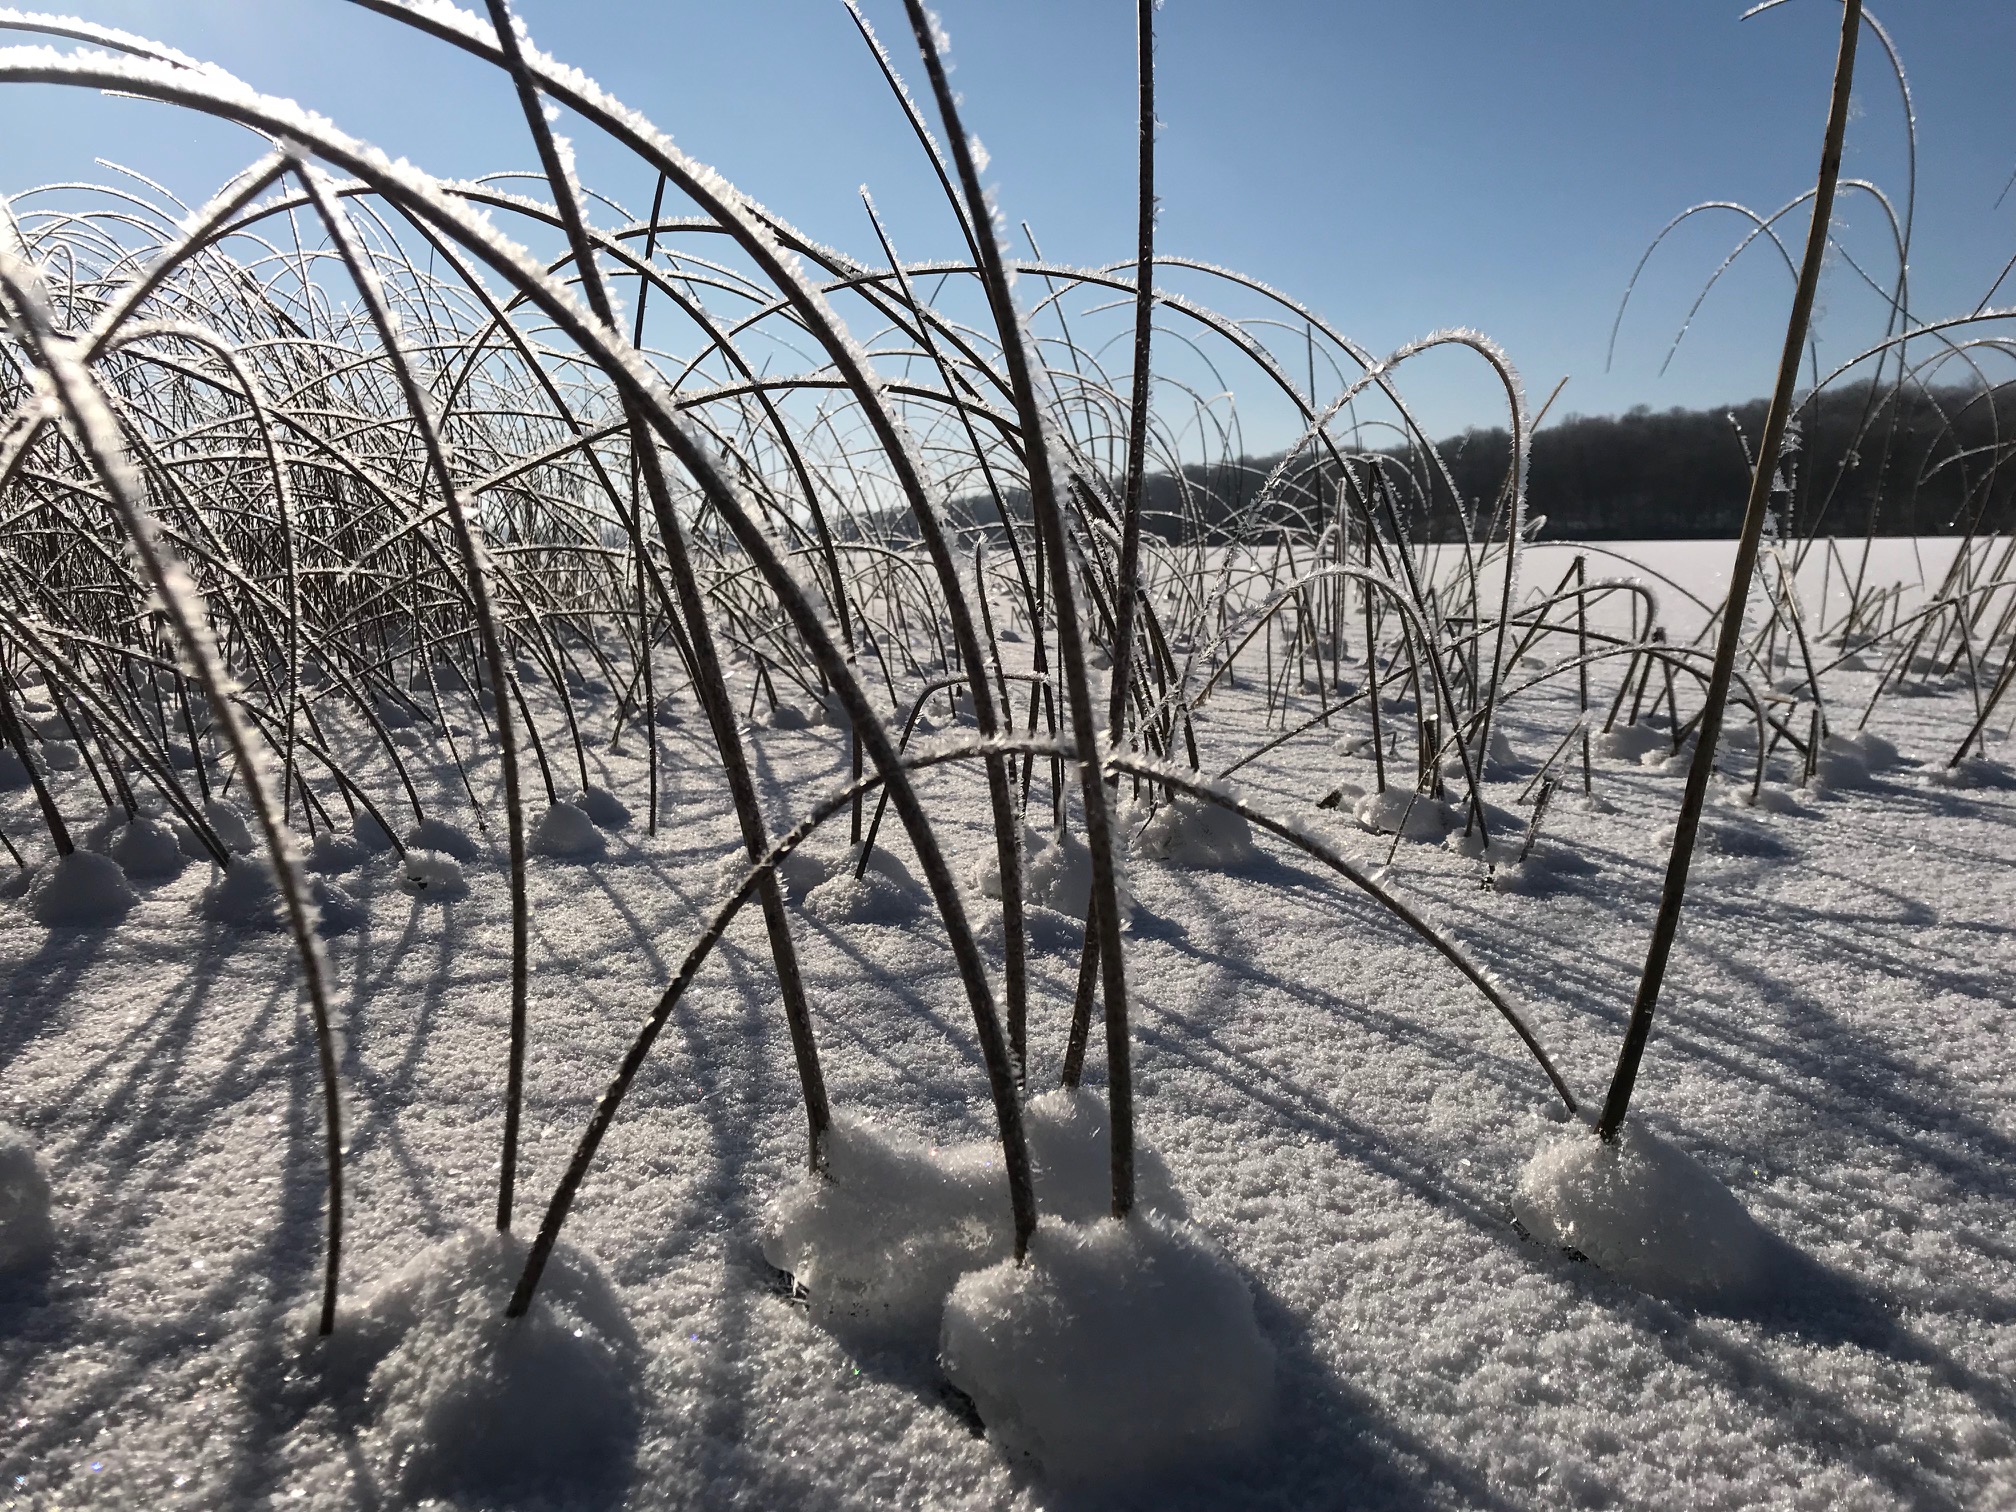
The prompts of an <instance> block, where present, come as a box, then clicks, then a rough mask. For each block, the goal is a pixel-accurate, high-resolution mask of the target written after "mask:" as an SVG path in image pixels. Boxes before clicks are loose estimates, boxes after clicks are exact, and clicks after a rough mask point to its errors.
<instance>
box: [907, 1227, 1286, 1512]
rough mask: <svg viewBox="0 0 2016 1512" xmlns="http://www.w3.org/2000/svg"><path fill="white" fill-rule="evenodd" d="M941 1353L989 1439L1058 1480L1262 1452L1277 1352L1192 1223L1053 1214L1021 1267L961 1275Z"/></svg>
mask: <svg viewBox="0 0 2016 1512" xmlns="http://www.w3.org/2000/svg"><path fill="white" fill-rule="evenodd" d="M940 1357H941V1359H942V1361H943V1363H944V1366H945V1374H946V1376H947V1377H948V1378H949V1379H950V1380H951V1382H952V1384H953V1385H955V1386H957V1387H958V1388H959V1389H960V1390H961V1391H963V1392H965V1393H966V1395H967V1396H969V1397H971V1398H972V1399H973V1404H974V1406H975V1407H976V1408H977V1409H978V1410H979V1413H980V1420H981V1421H982V1422H983V1423H985V1424H986V1425H987V1433H988V1436H989V1437H990V1438H992V1439H993V1440H995V1442H996V1443H997V1444H999V1445H1000V1446H1001V1447H1002V1448H1003V1449H1004V1450H1006V1451H1007V1452H1009V1453H1011V1454H1019V1455H1024V1456H1027V1457H1028V1458H1030V1459H1032V1460H1034V1461H1035V1462H1036V1463H1037V1464H1039V1465H1040V1466H1041V1467H1042V1468H1043V1470H1044V1471H1045V1473H1046V1474H1047V1475H1048V1476H1049V1477H1050V1478H1051V1479H1052V1480H1054V1481H1059V1482H1064V1483H1085V1482H1100V1481H1104V1482H1112V1481H1118V1480H1123V1479H1129V1480H1131V1479H1135V1478H1137V1477H1140V1476H1144V1475H1156V1476H1161V1475H1166V1474H1168V1473H1169V1472H1171V1471H1173V1470H1179V1469H1181V1468H1183V1467H1184V1466H1185V1465H1186V1464H1194V1463H1196V1462H1197V1461H1199V1460H1208V1459H1214V1458H1218V1457H1220V1456H1222V1455H1224V1454H1226V1453H1227V1452H1229V1451H1232V1450H1236V1449H1238V1448H1240V1447H1243V1446H1245V1445H1249V1444H1251V1443H1252V1442H1254V1441H1255V1440H1256V1439H1257V1438H1258V1437H1259V1436H1260V1433H1261V1431H1262V1430H1263V1428H1264V1427H1265V1425H1266V1424H1267V1422H1268V1420H1269V1418H1270V1417H1271V1415H1272V1409H1273V1404H1274V1350H1273V1347H1272V1346H1271V1345H1270V1344H1269V1343H1268V1342H1267V1340H1266V1339H1265V1338H1264V1337H1262V1335H1261V1333H1260V1329H1259V1325H1258V1323H1257V1322H1256V1321H1255V1319H1254V1315H1253V1297H1252V1294H1251V1293H1250V1292H1249V1291H1248V1290H1247V1287H1246V1282H1245V1280H1244V1278H1243V1277H1241V1276H1240V1274H1239V1272H1238V1271H1237V1270H1236V1269H1234V1268H1233V1266H1232V1265H1231V1263H1230V1262H1229V1261H1228V1260H1226V1258H1225V1257H1224V1256H1223V1255H1222V1254H1220V1253H1219V1251H1218V1250H1217V1248H1216V1247H1215V1246H1214V1245H1212V1244H1211V1242H1210V1241H1209V1240H1208V1239H1207V1238H1206V1237H1205V1236H1204V1234H1203V1233H1202V1232H1201V1231H1200V1230H1198V1229H1197V1228H1196V1227H1195V1226H1193V1225H1191V1224H1188V1223H1181V1222H1177V1221H1175V1220H1172V1219H1169V1218H1165V1217H1162V1216H1160V1215H1158V1214H1155V1213H1145V1212H1140V1211H1138V1210H1137V1211H1136V1212H1135V1213H1134V1214H1132V1215H1131V1216H1130V1217H1128V1218H1127V1219H1125V1220H1117V1219H1113V1218H1101V1219H1099V1220H1097V1221H1095V1222H1091V1223H1066V1222H1061V1221H1056V1220H1051V1219H1046V1220H1044V1221H1043V1222H1042V1223H1040V1224H1038V1226H1037V1229H1036V1233H1035V1236H1034V1238H1033V1239H1032V1240H1031V1242H1030V1246H1029V1255H1028V1258H1027V1260H1026V1261H1025V1262H1024V1263H1023V1264H1021V1265H1017V1264H1015V1263H1014V1262H1013V1261H1008V1260H1004V1261H1002V1262H1000V1263H999V1264H996V1265H993V1266H990V1267H989V1268H988V1269H986V1270H983V1271H978V1272H976V1273H974V1274H972V1275H969V1276H966V1277H965V1278H963V1279H962V1280H961V1281H960V1282H959V1284H958V1286H957V1287H955V1288H954V1289H953V1292H952V1297H951V1300H950V1301H949V1302H948V1303H947V1304H946V1308H945V1326H944V1332H943V1336H942V1340H941V1347H940Z"/></svg>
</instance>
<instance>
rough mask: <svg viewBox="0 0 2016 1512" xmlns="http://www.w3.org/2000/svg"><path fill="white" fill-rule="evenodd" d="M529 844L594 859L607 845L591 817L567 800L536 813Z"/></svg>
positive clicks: (541, 849)
mask: <svg viewBox="0 0 2016 1512" xmlns="http://www.w3.org/2000/svg"><path fill="white" fill-rule="evenodd" d="M531 847H532V849H533V850H535V851H537V852H538V853H539V854H540V855H542V856H554V857H558V858H560V859H562V860H567V861H594V860H597V859H598V858H600V857H601V856H603V855H604V854H606V853H607V851H608V849H609V847H608V845H607V843H606V842H605V841H604V840H603V839H602V831H600V830H599V829H597V828H596V827H595V821H594V820H592V819H590V818H589V817H588V816H587V815H586V814H585V813H583V812H582V811H581V810H580V809H579V808H578V807H576V806H575V805H574V804H571V803H556V804H554V805H553V806H552V807H551V808H549V809H547V810H546V812H545V813H544V814H542V815H540V817H539V822H538V823H537V824H535V825H533V826H532V834H531ZM464 859H467V858H466V857H465V858H464Z"/></svg>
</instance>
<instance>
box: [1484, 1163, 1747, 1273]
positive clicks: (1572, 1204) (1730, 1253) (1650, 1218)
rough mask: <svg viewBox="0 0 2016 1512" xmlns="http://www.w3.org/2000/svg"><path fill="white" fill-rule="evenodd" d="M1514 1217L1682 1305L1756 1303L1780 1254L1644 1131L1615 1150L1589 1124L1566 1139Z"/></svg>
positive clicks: (1720, 1192) (1727, 1195) (1696, 1168)
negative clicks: (1597, 1135)
mask: <svg viewBox="0 0 2016 1512" xmlns="http://www.w3.org/2000/svg"><path fill="white" fill-rule="evenodd" d="M1512 1212H1513V1215H1514V1216H1515V1217H1516V1218H1517V1219H1518V1220H1519V1222H1520V1224H1521V1225H1522V1226H1523V1227H1524V1228H1525V1229H1526V1231H1527V1232H1528V1233H1529V1234H1531V1235H1532V1236H1533V1237H1534V1238H1535V1239H1538V1240H1539V1241H1541V1242H1542V1243H1543V1244H1552V1245H1556V1246H1558V1247H1559V1248H1562V1249H1566V1250H1573V1251H1576V1252H1578V1253H1580V1254H1581V1255H1583V1256H1585V1257H1586V1258H1587V1259H1589V1260H1590V1261H1591V1262H1593V1263H1594V1264H1595V1265H1597V1266H1598V1267H1600V1268H1601V1269H1603V1270H1606V1271H1608V1272H1610V1273H1611V1274H1612V1275H1614V1276H1616V1277H1618V1278H1619V1279H1620V1280H1624V1281H1628V1282H1630V1283H1631V1284H1632V1285H1633V1286H1636V1287H1638V1288H1639V1289H1641V1290H1643V1291H1647V1292H1651V1293H1653V1294H1654V1295H1655V1296H1661V1297H1667V1298H1670V1299H1673V1300H1675V1301H1682V1302H1695V1303H1713V1304H1722V1305H1729V1304H1737V1303H1743V1302H1748V1301H1753V1300H1755V1299H1756V1298H1758V1297H1759V1295H1760V1294H1761V1293H1762V1292H1763V1291H1764V1290H1765V1289H1766V1288H1767V1286H1768V1285H1769V1282H1770V1278H1771V1273H1772V1270H1773V1268H1774V1262H1775V1260H1776V1258H1777V1252H1778V1244H1777V1241H1776V1240H1774V1239H1773V1238H1772V1237H1771V1235H1770V1233H1769V1232H1767V1231H1766V1230H1765V1229H1764V1228H1763V1227H1762V1226H1761V1225H1759V1224H1758V1222H1757V1220H1756V1219H1754V1218H1752V1217H1751V1216H1750V1214H1749V1212H1748V1211H1747V1210H1746V1209H1745V1208H1744V1206H1743V1204H1742V1203H1740V1202H1739V1201H1737V1200H1736V1196H1735V1194H1734V1193H1733V1192H1731V1191H1730V1190H1729V1188H1728V1187H1726V1186H1724V1185H1723V1184H1722V1182H1721V1181H1720V1180H1719V1179H1717V1177H1716V1176H1715V1175H1714V1174H1713V1173H1712V1172H1711V1171H1709V1170H1708V1169H1707V1167H1705V1166H1703V1165H1702V1164H1701V1163H1700V1162H1699V1161H1697V1160H1695V1159H1694V1158H1693V1157H1692V1156H1691V1155H1689V1154H1687V1153H1686V1152H1685V1151H1684V1150H1682V1149H1680V1148H1679V1147H1678V1146H1677V1145H1674V1144H1671V1143H1669V1142H1667V1141H1666V1140H1664V1139H1661V1138H1660V1137H1659V1136H1658V1135H1656V1134H1654V1133H1652V1132H1651V1131H1649V1130H1647V1129H1646V1128H1644V1127H1643V1126H1642V1125H1640V1124H1637V1123H1626V1124H1625V1125H1624V1127H1623V1128H1622V1129H1621V1130H1619V1131H1618V1135H1617V1140H1616V1142H1615V1143H1614V1144H1610V1143H1605V1142H1604V1141H1603V1140H1601V1139H1599V1138H1597V1137H1596V1134H1595V1133H1594V1132H1593V1131H1592V1130H1591V1129H1589V1128H1588V1127H1586V1126H1584V1125H1581V1124H1576V1125H1573V1126H1571V1127H1570V1128H1569V1129H1568V1130H1567V1131H1565V1132H1564V1133H1562V1134H1560V1135H1558V1136H1556V1137H1555V1138H1554V1139H1552V1140H1551V1141H1549V1143H1548V1144H1547V1145H1546V1146H1545V1147H1544V1148H1543V1149H1542V1150H1541V1151H1540V1152H1539V1153H1538V1154H1537V1155H1535V1156H1534V1157H1533V1158H1532V1159H1531V1160H1530V1161H1528V1162H1527V1164H1526V1168H1525V1170H1523V1171H1522V1172H1520V1175H1519V1185H1518V1188H1517V1190H1515V1191H1514V1193H1513V1195H1512Z"/></svg>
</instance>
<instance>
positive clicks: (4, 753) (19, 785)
mask: <svg viewBox="0 0 2016 1512" xmlns="http://www.w3.org/2000/svg"><path fill="white" fill-rule="evenodd" d="M27 786H28V768H27V767H25V766H23V765H22V763H21V758H20V756H19V755H17V754H16V753H15V750H14V748H13V747H12V746H11V745H0V793H18V792H19V791H21V789H23V788H25V787H27Z"/></svg>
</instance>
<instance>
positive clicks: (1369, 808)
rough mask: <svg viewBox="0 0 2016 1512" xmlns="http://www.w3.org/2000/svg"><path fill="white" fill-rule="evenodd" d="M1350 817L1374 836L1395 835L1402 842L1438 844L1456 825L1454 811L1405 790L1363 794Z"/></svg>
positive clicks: (1433, 800)
mask: <svg viewBox="0 0 2016 1512" xmlns="http://www.w3.org/2000/svg"><path fill="white" fill-rule="evenodd" d="M1352 817H1353V818H1355V819H1356V820H1357V821H1358V823H1359V824H1361V825H1362V826H1364V827H1365V828H1366V829H1368V830H1370V831H1371V832H1372V833H1373V834H1375V835H1392V834H1398V835H1399V836H1400V837H1401V838H1402V839H1406V840H1440V839H1441V838H1442V837H1443V836H1445V835H1447V834H1448V833H1449V831H1450V830H1451V829H1452V828H1454V827H1455V824H1456V813H1455V810H1453V809H1452V808H1450V807H1449V805H1448V804H1446V803H1444V802H1443V801H1442V800H1441V799H1439V798H1427V797H1423V796H1422V795H1420V794H1419V793H1417V792H1415V790H1414V789H1413V788H1405V787H1389V788H1387V789H1386V790H1385V791H1384V792H1382V793H1367V794H1366V795H1365V796H1364V797H1362V798H1360V799H1359V800H1358V805H1357V807H1356V808H1354V809H1353V810H1352Z"/></svg>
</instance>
